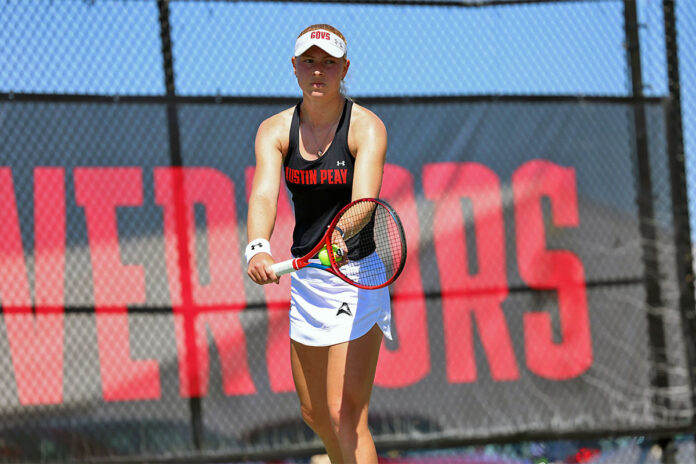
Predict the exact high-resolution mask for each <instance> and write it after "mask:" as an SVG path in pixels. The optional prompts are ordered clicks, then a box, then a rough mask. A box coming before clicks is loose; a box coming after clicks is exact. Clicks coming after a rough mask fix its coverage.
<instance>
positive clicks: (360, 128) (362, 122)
mask: <svg viewBox="0 0 696 464" xmlns="http://www.w3.org/2000/svg"><path fill="white" fill-rule="evenodd" d="M366 142H367V143H369V144H374V143H377V144H378V145H382V144H384V145H385V146H386V142H387V128H386V127H385V125H384V123H383V122H382V120H381V119H380V118H379V116H377V115H376V114H375V113H373V112H372V111H370V110H369V109H367V108H365V107H364V106H361V105H358V104H357V103H353V110H352V112H351V116H350V129H349V131H348V146H349V148H350V151H351V153H353V154H355V153H357V152H358V151H359V148H360V146H362V145H363V144H364V143H366Z"/></svg>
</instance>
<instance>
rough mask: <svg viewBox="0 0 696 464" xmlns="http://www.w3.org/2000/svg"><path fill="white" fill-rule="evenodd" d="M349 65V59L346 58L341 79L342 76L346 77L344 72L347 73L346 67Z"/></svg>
mask: <svg viewBox="0 0 696 464" xmlns="http://www.w3.org/2000/svg"><path fill="white" fill-rule="evenodd" d="M349 67H350V60H349V59H348V58H346V62H345V64H344V65H343V76H342V77H341V79H343V78H345V77H346V74H348V68H349Z"/></svg>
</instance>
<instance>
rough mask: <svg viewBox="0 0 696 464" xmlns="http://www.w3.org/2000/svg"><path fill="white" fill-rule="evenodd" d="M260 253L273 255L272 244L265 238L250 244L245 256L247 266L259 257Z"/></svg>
mask: <svg viewBox="0 0 696 464" xmlns="http://www.w3.org/2000/svg"><path fill="white" fill-rule="evenodd" d="M259 253H268V254H269V255H270V254H271V244H270V243H269V242H268V240H266V239H265V238H257V239H254V240H252V241H251V242H249V244H248V245H247V246H246V250H244V255H245V256H246V261H247V264H249V261H251V258H253V257H254V256H256V255H258V254H259Z"/></svg>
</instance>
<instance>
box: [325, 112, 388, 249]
mask: <svg viewBox="0 0 696 464" xmlns="http://www.w3.org/2000/svg"><path fill="white" fill-rule="evenodd" d="M356 110H357V111H356ZM354 114H355V117H354V119H353V118H351V128H350V133H349V135H348V145H349V147H350V149H351V152H353V153H355V170H354V172H353V191H352V195H351V200H352V201H355V200H358V199H360V198H377V197H379V191H380V189H381V187H382V177H383V173H384V163H385V159H386V156H387V130H386V128H385V127H384V123H383V122H382V121H381V120H380V119H379V118H378V117H377V116H376V115H375V114H374V113H372V112H371V111H369V110H367V109H365V108H362V107H357V106H354ZM373 212H374V204H373V203H362V204H361V205H360V207H359V208H358V209H356V210H351V213H350V214H346V215H345V216H344V217H343V218H342V219H341V221H339V223H338V224H337V225H338V227H339V228H340V229H341V230H342V231H343V232H344V233H345V238H346V239H347V238H349V237H352V236H353V235H356V234H358V233H359V232H360V230H362V228H363V227H364V226H365V225H366V224H367V223H368V222H369V221H370V219H371V217H372V214H373ZM332 240H333V242H334V243H337V244H339V246H341V248H345V245H343V243H342V242H343V239H342V238H339V237H338V236H334V237H332Z"/></svg>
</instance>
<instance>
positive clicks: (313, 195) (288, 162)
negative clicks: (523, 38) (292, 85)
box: [283, 99, 355, 257]
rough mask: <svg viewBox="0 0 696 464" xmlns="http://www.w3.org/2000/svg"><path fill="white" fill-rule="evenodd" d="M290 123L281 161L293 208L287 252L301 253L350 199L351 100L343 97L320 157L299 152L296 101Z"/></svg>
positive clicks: (316, 238)
mask: <svg viewBox="0 0 696 464" xmlns="http://www.w3.org/2000/svg"><path fill="white" fill-rule="evenodd" d="M301 104H302V102H301V101H300V103H298V104H297V106H296V107H295V112H294V113H293V115H292V123H291V124H290V140H289V144H288V153H287V155H286V156H285V160H284V162H283V165H284V168H285V183H286V185H287V186H288V189H289V190H290V193H291V194H292V202H293V205H294V208H295V230H294V231H293V234H292V249H291V253H292V255H293V256H295V257H300V256H304V255H306V254H307V253H309V252H310V251H311V250H312V248H314V246H315V245H316V244H317V243H318V242H319V240H320V239H321V238H322V237H323V235H324V233H325V232H326V228H327V227H328V226H329V224H330V223H331V220H332V219H333V218H334V216H336V214H337V213H338V212H339V211H340V209H341V208H343V207H344V206H345V205H347V204H348V203H350V200H351V192H352V190H353V168H354V163H355V159H354V158H353V155H351V153H350V150H349V149H348V127H349V126H350V113H351V109H352V107H353V102H352V101H350V100H348V99H346V102H345V105H343V113H342V114H341V119H340V120H339V122H338V127H337V128H336V133H335V135H334V139H333V142H331V145H330V146H329V149H328V150H327V151H326V153H324V154H323V155H322V156H321V157H320V158H318V159H316V160H312V161H308V160H306V159H304V158H303V157H302V154H301V153H300V144H299V136H300V105H301Z"/></svg>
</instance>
